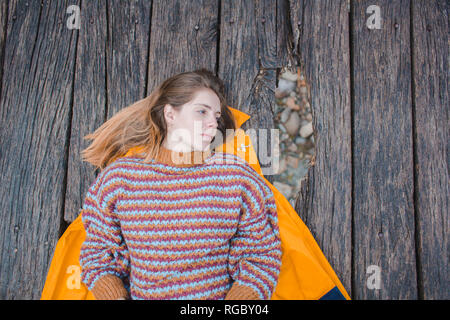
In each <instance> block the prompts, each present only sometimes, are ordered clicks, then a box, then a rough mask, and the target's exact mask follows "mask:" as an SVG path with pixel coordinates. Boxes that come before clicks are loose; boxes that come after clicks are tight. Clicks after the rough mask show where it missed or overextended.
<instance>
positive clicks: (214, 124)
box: [208, 115, 219, 128]
mask: <svg viewBox="0 0 450 320" xmlns="http://www.w3.org/2000/svg"><path fill="white" fill-rule="evenodd" d="M218 125H219V124H218V122H217V119H216V117H215V116H214V115H213V116H212V117H209V119H208V127H213V128H217V126H218Z"/></svg>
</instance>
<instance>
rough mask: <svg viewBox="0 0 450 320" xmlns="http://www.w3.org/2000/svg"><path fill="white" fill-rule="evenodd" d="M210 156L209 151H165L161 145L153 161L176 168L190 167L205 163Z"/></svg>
mask: <svg viewBox="0 0 450 320" xmlns="http://www.w3.org/2000/svg"><path fill="white" fill-rule="evenodd" d="M210 156H211V150H207V151H190V152H181V151H174V150H170V149H167V148H166V147H164V146H163V145H161V146H160V149H159V154H158V155H157V156H156V157H155V161H156V162H159V163H163V164H167V165H170V166H176V167H192V166H198V165H201V164H203V163H205V160H206V159H207V158H208V157H210Z"/></svg>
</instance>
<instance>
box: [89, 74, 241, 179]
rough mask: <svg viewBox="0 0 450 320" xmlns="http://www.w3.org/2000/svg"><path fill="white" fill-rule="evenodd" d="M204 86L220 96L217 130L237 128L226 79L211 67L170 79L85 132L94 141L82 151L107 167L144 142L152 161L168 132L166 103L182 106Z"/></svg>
mask: <svg viewBox="0 0 450 320" xmlns="http://www.w3.org/2000/svg"><path fill="white" fill-rule="evenodd" d="M204 88H208V89H211V90H213V91H214V92H215V93H216V94H217V96H218V97H219V99H220V108H221V117H220V119H219V121H218V128H217V129H218V130H217V131H218V134H219V132H220V134H222V136H221V137H226V131H227V130H226V129H233V130H232V131H231V132H234V130H235V129H236V126H235V119H234V117H233V113H232V112H231V110H230V109H229V108H228V107H227V103H226V100H225V94H224V84H223V81H222V80H221V79H219V78H218V77H217V76H215V75H214V74H213V73H212V72H211V71H209V70H207V69H199V70H195V71H191V72H183V73H179V74H176V75H174V76H172V77H170V78H168V79H166V80H165V81H164V82H162V83H161V84H160V85H159V86H158V87H157V88H156V89H155V90H154V91H153V92H152V93H151V94H150V95H149V96H148V97H146V98H144V99H141V100H139V101H137V102H135V103H133V104H132V105H130V106H128V107H126V108H124V109H122V110H120V111H119V112H118V113H116V114H115V115H114V116H113V117H111V118H110V119H109V120H107V121H106V122H105V123H104V124H102V125H101V126H100V127H99V128H98V129H97V130H95V131H94V132H93V133H91V134H88V135H86V136H84V139H87V140H93V141H92V143H91V144H90V145H89V146H88V147H87V148H86V149H84V150H83V151H82V152H81V157H82V160H83V161H86V162H89V163H91V164H92V165H94V166H95V167H96V169H97V168H99V169H100V170H103V169H104V168H105V167H106V166H108V165H109V164H110V163H112V162H113V161H114V160H115V159H117V158H118V157H121V156H124V155H125V154H126V153H127V151H128V150H129V149H130V148H132V147H137V146H140V147H143V152H145V154H146V157H145V159H144V162H146V163H149V162H151V160H152V159H154V158H155V157H156V156H157V155H158V154H159V150H160V146H161V144H162V142H163V141H164V138H165V137H166V135H167V126H166V121H165V118H164V112H163V111H164V106H165V105H166V104H170V105H172V106H173V107H174V108H175V109H177V108H180V107H181V106H182V105H184V104H186V103H187V102H189V101H191V100H192V99H193V98H194V95H195V93H196V91H197V90H199V89H204ZM228 132H230V131H228ZM216 137H217V135H216Z"/></svg>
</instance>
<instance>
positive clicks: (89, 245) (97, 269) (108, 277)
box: [80, 179, 130, 300]
mask: <svg viewBox="0 0 450 320" xmlns="http://www.w3.org/2000/svg"><path fill="white" fill-rule="evenodd" d="M113 183H114V182H111V183H108V181H99V179H97V183H94V184H93V185H92V186H91V188H89V190H88V192H87V195H86V198H85V202H84V205H83V210H82V211H81V213H82V217H81V218H82V221H83V225H84V228H85V230H86V239H85V241H84V242H83V244H82V246H81V251H80V265H81V270H82V272H81V280H82V281H83V282H84V283H85V284H86V285H87V287H88V289H89V290H91V291H92V293H93V294H94V296H95V298H96V299H99V300H114V299H119V298H127V296H128V292H127V290H126V289H125V287H124V284H123V281H122V279H123V278H125V277H127V276H128V274H129V265H130V263H129V253H128V249H127V246H126V244H125V241H124V239H123V237H122V232H121V229H120V223H119V221H118V218H117V215H116V214H115V212H114V208H115V203H116V201H117V190H118V188H116V187H115V186H114V185H113Z"/></svg>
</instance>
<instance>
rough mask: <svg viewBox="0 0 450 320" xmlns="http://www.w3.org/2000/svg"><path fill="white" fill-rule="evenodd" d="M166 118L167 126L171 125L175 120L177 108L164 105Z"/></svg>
mask: <svg viewBox="0 0 450 320" xmlns="http://www.w3.org/2000/svg"><path fill="white" fill-rule="evenodd" d="M163 112H164V119H165V120H166V124H167V126H168V127H169V126H171V125H172V124H173V121H174V120H175V109H174V108H173V107H172V106H171V105H170V104H166V105H165V106H164V111H163Z"/></svg>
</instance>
